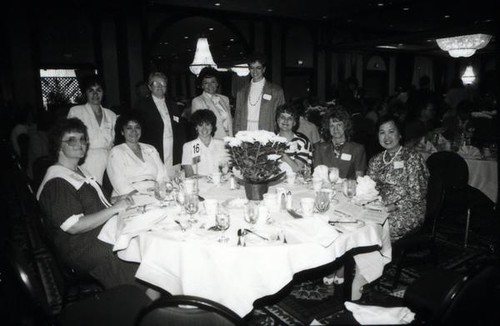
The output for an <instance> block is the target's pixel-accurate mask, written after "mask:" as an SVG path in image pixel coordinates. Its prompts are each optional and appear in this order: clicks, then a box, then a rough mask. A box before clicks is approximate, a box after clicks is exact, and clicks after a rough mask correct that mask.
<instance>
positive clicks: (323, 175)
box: [313, 165, 329, 181]
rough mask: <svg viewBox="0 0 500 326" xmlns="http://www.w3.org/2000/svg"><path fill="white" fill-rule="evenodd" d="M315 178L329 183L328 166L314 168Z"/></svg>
mask: <svg viewBox="0 0 500 326" xmlns="http://www.w3.org/2000/svg"><path fill="white" fill-rule="evenodd" d="M313 178H319V179H321V180H324V181H329V179H328V166H326V165H318V166H317V167H315V168H314V173H313Z"/></svg>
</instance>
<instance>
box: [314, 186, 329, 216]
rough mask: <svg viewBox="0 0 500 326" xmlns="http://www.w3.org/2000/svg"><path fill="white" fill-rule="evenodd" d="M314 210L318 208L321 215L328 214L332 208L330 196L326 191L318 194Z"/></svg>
mask: <svg viewBox="0 0 500 326" xmlns="http://www.w3.org/2000/svg"><path fill="white" fill-rule="evenodd" d="M314 208H316V210H317V211H318V213H320V214H324V213H326V211H328V209H329V208H330V194H329V193H328V192H326V191H319V192H318V193H316V198H315V199H314Z"/></svg>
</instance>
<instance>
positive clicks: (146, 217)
mask: <svg viewBox="0 0 500 326" xmlns="http://www.w3.org/2000/svg"><path fill="white" fill-rule="evenodd" d="M166 216H167V214H166V212H165V210H164V209H162V208H153V209H151V210H149V211H146V212H145V213H144V214H135V215H133V216H129V217H123V219H122V221H121V223H123V225H122V227H121V233H122V234H127V233H134V234H135V233H139V232H142V231H147V230H149V229H150V228H152V227H153V226H154V225H155V224H156V223H158V222H160V221H161V220H163V219H164V218H165V217H166ZM118 228H120V226H119V227H118Z"/></svg>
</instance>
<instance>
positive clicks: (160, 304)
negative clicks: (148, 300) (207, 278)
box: [136, 295, 246, 326]
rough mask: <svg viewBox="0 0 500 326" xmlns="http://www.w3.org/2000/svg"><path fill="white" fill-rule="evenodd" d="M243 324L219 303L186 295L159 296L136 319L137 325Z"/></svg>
mask: <svg viewBox="0 0 500 326" xmlns="http://www.w3.org/2000/svg"><path fill="white" fill-rule="evenodd" d="M245 324H246V323H245V321H244V320H243V319H242V318H241V317H239V316H238V315H237V314H236V313H235V312H234V311H232V310H230V309H229V308H227V307H225V306H223V305H221V304H220V303H217V302H214V301H211V300H208V299H204V298H200V297H195V296H188V295H174V296H171V297H166V298H160V299H158V300H156V301H154V302H153V303H152V304H151V305H150V306H148V307H146V308H145V309H144V310H143V311H141V313H140V314H139V316H138V318H137V320H136V325H137V326H155V325H158V326H160V325H179V326H182V325H186V326H196V325H199V326H219V325H220V326H226V325H227V326H229V325H245Z"/></svg>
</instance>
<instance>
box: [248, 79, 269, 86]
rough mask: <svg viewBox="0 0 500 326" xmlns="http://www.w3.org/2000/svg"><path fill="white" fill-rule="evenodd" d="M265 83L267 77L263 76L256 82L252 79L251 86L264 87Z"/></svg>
mask: <svg viewBox="0 0 500 326" xmlns="http://www.w3.org/2000/svg"><path fill="white" fill-rule="evenodd" d="M265 83H266V77H264V78H262V79H261V80H259V81H258V82H254V81H253V80H250V87H254V86H260V87H264V84H265Z"/></svg>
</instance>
